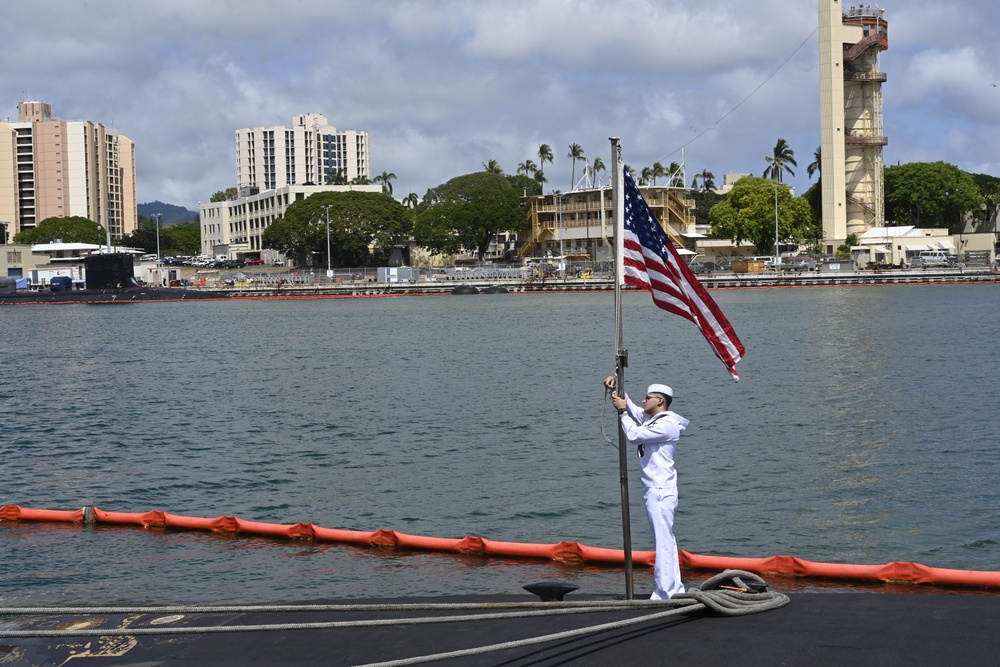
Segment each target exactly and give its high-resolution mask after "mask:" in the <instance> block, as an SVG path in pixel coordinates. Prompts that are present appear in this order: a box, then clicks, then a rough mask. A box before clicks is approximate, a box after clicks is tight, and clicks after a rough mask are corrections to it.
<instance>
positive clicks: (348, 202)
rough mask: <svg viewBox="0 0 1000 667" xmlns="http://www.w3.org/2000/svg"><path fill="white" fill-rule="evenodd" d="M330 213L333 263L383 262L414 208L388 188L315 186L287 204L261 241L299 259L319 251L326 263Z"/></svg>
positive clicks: (406, 230)
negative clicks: (356, 189)
mask: <svg viewBox="0 0 1000 667" xmlns="http://www.w3.org/2000/svg"><path fill="white" fill-rule="evenodd" d="M327 206H328V207H329V209H327V208H325V207H327ZM327 215H329V220H330V248H331V253H330V258H331V264H332V265H333V266H372V265H383V264H385V263H386V261H387V260H388V258H389V256H390V255H391V254H392V251H393V249H394V248H395V246H396V244H397V243H399V241H400V240H401V239H402V238H403V237H405V236H406V235H407V234H408V233H409V232H410V229H411V227H412V214H411V212H410V211H409V210H407V209H406V208H405V207H404V206H403V205H402V204H400V203H399V202H397V201H396V200H395V199H393V198H392V196H391V195H388V194H386V193H384V192H317V193H316V194H314V195H312V196H310V197H307V198H305V199H303V200H301V201H297V202H295V203H293V204H292V205H291V206H289V207H288V209H287V210H286V211H285V215H284V216H282V217H280V218H278V219H277V220H275V221H274V222H273V223H271V225H270V226H268V228H267V229H265V230H264V233H263V235H262V237H261V243H262V244H263V245H264V247H266V248H273V249H275V250H279V251H281V252H283V253H285V254H286V255H288V256H291V257H294V258H295V260H296V262H297V263H301V264H305V265H307V264H309V263H310V262H309V259H310V257H315V258H317V262H316V263H317V264H318V265H325V264H326V262H325V261H320V260H321V259H322V260H325V259H326V248H327V236H326V234H327V229H326V221H327Z"/></svg>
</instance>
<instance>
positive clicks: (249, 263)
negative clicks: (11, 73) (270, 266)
mask: <svg viewBox="0 0 1000 667" xmlns="http://www.w3.org/2000/svg"><path fill="white" fill-rule="evenodd" d="M263 264H264V260H262V259H261V258H260V257H254V258H252V259H248V260H247V266H261V265H263Z"/></svg>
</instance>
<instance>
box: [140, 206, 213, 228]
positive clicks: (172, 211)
mask: <svg viewBox="0 0 1000 667" xmlns="http://www.w3.org/2000/svg"><path fill="white" fill-rule="evenodd" d="M137 208H138V212H139V215H140V216H141V217H143V218H149V219H152V218H153V215H155V214H156V213H161V214H162V215H163V218H162V219H161V220H160V224H162V225H173V224H176V223H178V222H194V221H195V220H197V219H198V212H197V211H192V210H190V209H186V208H184V207H183V206H174V205H173V204H164V203H163V202H161V201H154V202H150V203H148V204H139V206H138V207H137Z"/></svg>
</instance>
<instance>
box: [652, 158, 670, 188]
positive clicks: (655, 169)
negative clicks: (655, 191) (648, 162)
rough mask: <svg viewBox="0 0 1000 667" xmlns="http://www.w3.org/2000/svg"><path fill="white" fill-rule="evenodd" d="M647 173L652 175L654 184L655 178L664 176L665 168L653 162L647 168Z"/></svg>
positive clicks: (654, 183)
mask: <svg viewBox="0 0 1000 667" xmlns="http://www.w3.org/2000/svg"><path fill="white" fill-rule="evenodd" d="M649 174H650V176H652V177H653V185H656V179H658V178H663V177H664V176H666V175H667V170H666V169H664V168H663V165H662V164H660V163H659V162H654V163H653V166H652V167H650V168H649Z"/></svg>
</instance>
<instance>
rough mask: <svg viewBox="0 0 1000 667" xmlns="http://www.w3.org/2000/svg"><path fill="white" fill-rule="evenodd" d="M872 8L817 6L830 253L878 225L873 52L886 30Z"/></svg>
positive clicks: (877, 91) (832, 1)
mask: <svg viewBox="0 0 1000 667" xmlns="http://www.w3.org/2000/svg"><path fill="white" fill-rule="evenodd" d="M883 15H884V10H882V9H879V8H878V7H877V6H876V7H875V8H872V7H871V6H867V7H851V8H846V7H844V6H843V5H842V3H841V2H840V0H819V71H820V109H821V114H820V115H821V122H820V129H821V142H820V150H821V163H820V168H821V178H822V182H823V237H824V240H825V245H826V251H827V252H828V253H830V254H832V253H833V252H834V251H835V250H836V248H837V247H838V246H839V245H841V244H843V243H844V241H845V240H846V238H847V237H848V236H849V235H851V234H856V235H858V236H861V235H862V234H864V233H865V232H866V231H868V230H869V229H872V228H873V227H883V226H885V214H884V206H885V203H884V186H883V173H882V168H883V163H882V148H883V147H884V146H885V145H886V144H887V143H888V139H887V138H886V137H885V134H884V132H883V125H882V84H883V83H884V82H885V80H886V75H885V73H884V72H880V71H879V54H880V53H881V52H882V51H884V50H885V49H887V48H889V39H888V24H887V23H886V22H885V19H884V16H883Z"/></svg>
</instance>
